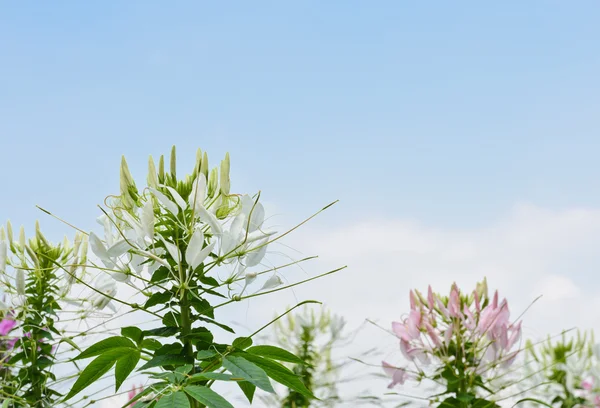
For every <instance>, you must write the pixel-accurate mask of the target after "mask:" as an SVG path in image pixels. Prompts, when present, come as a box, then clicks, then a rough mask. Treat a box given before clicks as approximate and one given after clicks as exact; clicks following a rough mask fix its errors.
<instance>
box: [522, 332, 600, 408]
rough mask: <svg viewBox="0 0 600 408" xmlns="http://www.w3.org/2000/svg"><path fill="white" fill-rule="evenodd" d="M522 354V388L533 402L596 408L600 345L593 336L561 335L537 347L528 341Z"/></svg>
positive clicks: (598, 403)
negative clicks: (523, 356)
mask: <svg viewBox="0 0 600 408" xmlns="http://www.w3.org/2000/svg"><path fill="white" fill-rule="evenodd" d="M526 350H527V362H526V365H525V367H524V378H525V381H524V382H523V383H522V387H523V388H524V389H525V390H527V391H528V392H529V393H530V394H531V395H534V396H535V398H536V399H538V400H541V401H544V402H546V404H548V406H555V407H560V408H573V407H599V406H600V345H597V344H596V345H595V344H594V335H593V332H591V331H590V332H580V331H578V332H577V335H576V336H574V337H571V336H567V334H566V332H563V333H562V335H561V336H560V338H559V339H558V340H557V341H555V342H553V340H552V339H551V338H548V339H547V340H546V341H545V342H543V343H541V344H534V343H533V342H531V341H529V340H528V341H527V347H526Z"/></svg>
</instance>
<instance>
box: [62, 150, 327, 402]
mask: <svg viewBox="0 0 600 408" xmlns="http://www.w3.org/2000/svg"><path fill="white" fill-rule="evenodd" d="M229 168H230V164H229V155H226V157H225V159H224V160H223V161H222V162H221V164H220V166H219V167H218V168H214V169H213V170H210V171H209V166H208V157H207V155H206V153H202V152H201V151H200V150H199V151H198V153H197V156H196V163H195V166H194V168H193V171H192V173H191V174H190V175H187V176H184V177H180V178H178V177H177V165H176V154H175V148H173V150H172V152H171V158H170V166H169V171H166V170H165V161H164V157H162V156H161V157H160V160H159V163H158V167H156V165H155V163H154V161H153V160H152V158H150V160H149V164H148V176H147V187H145V188H144V189H143V190H141V191H140V190H138V188H137V186H136V183H135V182H134V180H133V177H132V176H131V174H130V172H129V169H128V166H127V163H126V161H125V159H124V158H123V160H122V162H121V177H120V180H121V183H120V190H121V191H120V195H118V196H110V197H108V198H107V200H106V202H105V203H106V208H102V212H103V215H102V216H101V217H100V219H99V221H100V223H101V225H102V226H103V229H104V238H103V239H101V238H100V237H98V236H97V235H96V234H95V233H94V232H90V233H89V242H90V247H91V249H92V251H93V253H94V254H95V255H96V256H97V257H98V259H99V261H100V262H97V263H96V262H91V263H89V264H88V265H87V268H88V269H91V270H95V271H97V275H96V277H95V278H94V280H93V285H89V286H90V288H91V289H92V290H93V291H94V292H95V294H94V295H93V296H90V297H89V299H88V301H89V302H90V303H91V304H92V305H93V306H94V307H96V308H100V309H102V308H104V307H109V308H111V307H112V308H115V306H116V304H120V305H121V306H123V307H125V308H127V310H128V312H134V311H139V312H142V313H145V314H146V315H149V316H152V318H153V319H154V321H155V322H158V326H156V327H154V328H152V329H149V330H142V329H140V328H139V327H136V326H128V327H122V328H121V335H120V336H112V337H108V338H106V339H104V340H101V341H100V342H98V343H96V344H94V345H93V346H91V347H89V348H88V349H87V350H85V351H84V352H83V353H81V354H79V355H78V356H77V357H76V358H75V361H79V360H83V359H88V358H94V359H93V360H92V361H91V363H89V364H88V365H87V367H86V368H85V369H84V370H83V371H82V372H81V374H80V375H79V376H78V378H77V381H76V382H75V384H74V385H73V387H72V388H71V390H70V392H69V393H68V395H67V396H66V398H65V401H67V400H70V399H71V398H72V397H74V396H75V395H77V394H79V393H80V392H81V391H83V390H84V389H85V388H87V387H88V386H90V385H92V384H94V383H95V382H96V381H97V380H98V379H100V378H101V377H102V376H103V375H104V374H106V373H108V372H109V371H110V370H111V369H112V368H113V367H115V382H116V387H115V392H118V390H119V388H120V387H121V385H122V384H123V382H124V381H125V380H126V379H127V378H128V377H129V376H130V374H131V373H132V372H133V371H134V370H135V369H136V368H137V366H138V363H139V362H140V360H143V362H144V364H143V365H142V366H141V367H140V368H139V369H138V371H143V372H144V373H146V374H147V375H149V376H150V378H151V379H152V380H154V382H153V383H151V384H149V385H147V386H146V387H145V389H144V390H143V391H141V392H140V393H138V394H137V395H136V396H135V397H133V399H132V400H131V401H129V402H128V404H131V403H134V402H135V403H136V404H135V407H136V408H140V407H155V408H165V407H178V408H179V407H181V408H189V407H191V408H197V407H201V406H202V407H203V406H207V407H210V408H228V407H232V406H231V404H230V403H229V402H228V401H227V400H226V399H225V398H223V397H222V396H221V395H220V394H218V393H217V392H215V391H213V390H212V389H211V386H212V385H213V384H214V383H215V382H216V381H222V382H224V383H226V384H227V383H229V384H231V383H232V382H234V383H236V384H237V385H238V386H239V387H240V389H241V390H242V391H243V393H244V395H245V396H246V398H247V399H248V401H250V402H251V401H252V400H253V397H254V392H255V389H256V388H257V387H258V388H260V389H262V390H264V391H267V392H274V389H273V386H272V384H271V381H270V379H272V380H274V381H276V382H279V383H281V384H283V385H285V386H286V387H289V388H291V389H293V390H295V391H296V392H298V393H299V394H301V395H303V396H304V397H306V398H313V395H312V393H311V392H310V391H309V390H308V389H307V387H306V386H305V385H304V384H303V383H302V381H300V379H299V378H298V376H297V375H296V374H295V373H294V372H292V371H291V370H289V369H288V368H286V367H285V366H284V365H282V364H281V362H292V363H297V364H304V361H303V360H302V359H300V358H298V357H297V356H295V355H294V354H292V353H290V352H288V351H286V350H283V349H281V348H278V347H274V346H256V347H252V343H253V340H252V338H253V337H254V336H255V335H257V334H258V333H259V332H261V331H262V330H263V329H265V328H266V327H267V326H268V325H269V324H270V323H269V324H267V325H265V326H264V327H262V328H261V329H259V330H256V331H255V332H254V333H252V334H250V335H248V336H244V337H238V338H237V339H235V340H234V341H233V342H232V343H231V344H223V343H220V342H217V341H215V337H214V335H213V330H214V329H213V328H217V329H220V330H223V331H225V332H229V333H233V330H232V329H231V328H230V327H228V326H227V325H225V324H224V323H223V322H222V321H221V320H219V319H218V318H217V316H216V314H215V311H216V310H217V309H219V308H221V307H225V306H227V305H230V304H232V303H236V302H239V301H241V300H244V299H248V298H252V297H255V296H259V295H263V294H268V293H272V292H275V291H278V290H282V289H285V288H287V287H291V286H295V285H297V284H300V283H304V282H307V281H310V280H312V279H316V278H318V277H320V276H324V275H327V274H330V273H333V272H335V271H331V272H328V273H326V274H323V275H319V276H317V277H314V278H310V279H307V280H305V281H302V282H297V283H294V284H291V285H288V286H284V287H279V286H281V284H282V283H283V282H282V280H281V278H280V275H279V272H280V271H281V270H282V269H283V268H285V267H286V266H290V265H293V264H297V263H299V262H302V261H304V260H307V259H312V258H307V259H304V260H300V261H297V262H292V263H290V264H287V265H281V266H277V267H275V268H269V269H267V270H263V271H256V270H255V269H254V268H256V267H259V266H260V265H261V264H262V263H263V258H264V256H265V254H266V251H267V248H268V246H269V245H270V244H272V243H273V242H275V241H278V240H279V239H280V238H281V237H283V236H285V235H286V234H287V233H288V232H289V231H288V232H285V233H283V234H281V235H279V236H277V235H276V232H275V231H272V230H268V229H266V228H265V226H264V221H265V211H264V208H263V206H262V204H261V203H260V202H259V199H260V194H256V195H254V196H253V197H250V196H249V195H239V194H232V193H231V192H230V180H229ZM328 207H329V206H327V207H325V208H324V209H323V210H325V209H326V208H328ZM323 210H321V211H323ZM321 211H319V213H320V212H321ZM315 215H316V214H315ZM310 218H312V217H310ZM310 218H309V219H310ZM307 221H308V220H307ZM305 222H306V221H305ZM295 228H297V227H295ZM295 228H294V229H295ZM217 272H220V274H217ZM264 274H270V275H271V276H270V277H269V278H268V279H266V281H264V284H263V285H262V287H261V288H260V289H258V290H255V291H254V292H252V293H248V291H249V290H250V287H251V285H252V284H253V283H254V281H256V280H257V279H258V278H259V277H260V276H262V275H264ZM221 276H224V278H221ZM119 285H126V286H128V287H130V288H133V289H135V290H137V291H138V295H140V296H141V297H142V298H143V304H138V303H131V302H128V301H125V300H124V299H122V298H119V296H118V291H119V287H118V286H119ZM219 299H220V300H219ZM214 300H218V301H219V302H220V303H219V304H216V305H214V304H212V303H211V302H213V301H214ZM310 302H314V301H307V302H302V303H300V304H304V303H310ZM300 304H299V305H300ZM299 305H297V306H299ZM292 309H293V308H292ZM292 309H290V310H288V312H289V311H291V310H292ZM288 312H286V313H288ZM275 320H277V319H275ZM271 323H272V322H271ZM144 370H146V371H144ZM84 399H85V396H84V397H83V398H82V400H81V401H83V400H84Z"/></svg>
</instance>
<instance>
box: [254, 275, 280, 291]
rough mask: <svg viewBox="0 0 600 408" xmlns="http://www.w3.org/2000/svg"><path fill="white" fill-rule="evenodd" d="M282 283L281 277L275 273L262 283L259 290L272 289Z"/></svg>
mask: <svg viewBox="0 0 600 408" xmlns="http://www.w3.org/2000/svg"><path fill="white" fill-rule="evenodd" d="M282 283H283V281H282V280H281V278H280V277H279V275H277V274H275V275H273V276H271V277H270V278H269V279H268V280H267V281H266V282H265V284H264V285H263V287H262V288H260V290H259V292H260V291H263V290H267V289H273V288H276V287H277V286H279V285H281V284H282Z"/></svg>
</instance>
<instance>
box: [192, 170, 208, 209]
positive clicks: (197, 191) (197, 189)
mask: <svg viewBox="0 0 600 408" xmlns="http://www.w3.org/2000/svg"><path fill="white" fill-rule="evenodd" d="M205 199H206V177H205V176H204V174H202V173H200V175H199V176H198V178H197V179H196V180H194V182H193V186H192V193H191V194H190V197H189V203H190V207H192V208H194V209H197V208H198V206H204V200H205Z"/></svg>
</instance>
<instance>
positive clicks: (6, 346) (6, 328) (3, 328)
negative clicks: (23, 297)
mask: <svg viewBox="0 0 600 408" xmlns="http://www.w3.org/2000/svg"><path fill="white" fill-rule="evenodd" d="M11 317H12V316H11V315H10V314H9V315H8V316H5V317H4V319H2V320H0V345H2V346H3V347H0V349H3V350H4V351H6V350H11V349H12V348H13V347H14V346H15V343H16V342H17V340H18V339H17V338H13V339H9V340H6V339H5V338H6V337H7V336H8V335H9V334H10V332H11V331H12V330H13V329H14V328H15V326H16V325H17V322H16V320H14V319H12V318H11ZM3 339H4V340H3Z"/></svg>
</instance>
